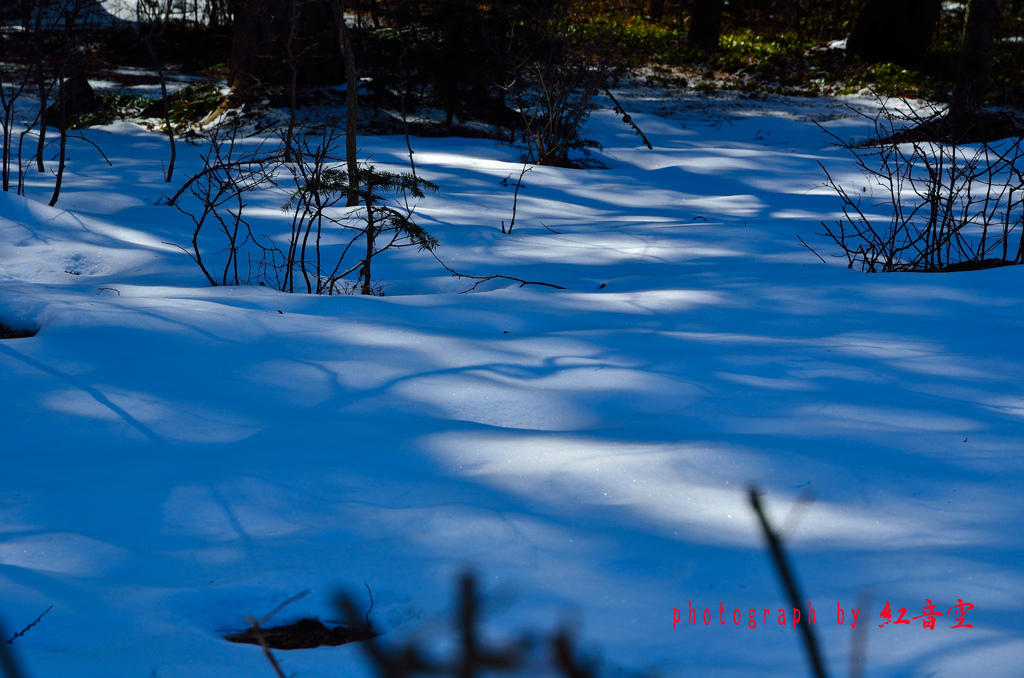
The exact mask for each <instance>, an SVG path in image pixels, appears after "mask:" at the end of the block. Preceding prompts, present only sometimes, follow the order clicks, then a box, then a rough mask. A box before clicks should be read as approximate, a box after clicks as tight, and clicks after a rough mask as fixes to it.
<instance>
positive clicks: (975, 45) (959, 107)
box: [953, 0, 1003, 111]
mask: <svg viewBox="0 0 1024 678" xmlns="http://www.w3.org/2000/svg"><path fill="white" fill-rule="evenodd" d="M1002 4H1003V3H1002V0H970V2H969V3H968V4H967V19H966V21H965V22H964V37H963V42H961V43H960V62H959V63H958V65H957V69H956V83H955V84H954V85H953V109H954V111H963V110H968V109H976V108H980V107H981V106H982V105H984V103H985V90H986V89H987V88H988V76H989V71H990V70H991V69H992V52H993V50H994V48H995V41H996V40H995V38H996V25H997V24H998V23H999V14H1000V12H1001V11H1002Z"/></svg>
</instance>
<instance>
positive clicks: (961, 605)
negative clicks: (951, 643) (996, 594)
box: [926, 598, 974, 629]
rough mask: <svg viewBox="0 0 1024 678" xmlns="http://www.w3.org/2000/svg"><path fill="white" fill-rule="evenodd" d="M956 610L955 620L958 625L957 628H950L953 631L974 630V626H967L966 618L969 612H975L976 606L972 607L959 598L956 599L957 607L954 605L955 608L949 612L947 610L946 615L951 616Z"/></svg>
mask: <svg viewBox="0 0 1024 678" xmlns="http://www.w3.org/2000/svg"><path fill="white" fill-rule="evenodd" d="M926 600H927V599H926ZM928 602H929V603H930V602H931V601H930V600H929V601H928ZM954 609H955V610H957V613H956V615H955V619H956V621H957V624H956V626H951V627H950V628H953V629H973V628H974V624H965V623H964V618H965V617H966V615H967V610H973V609H974V606H973V605H971V604H970V603H965V602H964V601H963V600H962V599H961V598H957V599H956V605H954V606H953V607H951V608H949V609H948V610H946V614H949V613H950V612H952V611H953V610H954Z"/></svg>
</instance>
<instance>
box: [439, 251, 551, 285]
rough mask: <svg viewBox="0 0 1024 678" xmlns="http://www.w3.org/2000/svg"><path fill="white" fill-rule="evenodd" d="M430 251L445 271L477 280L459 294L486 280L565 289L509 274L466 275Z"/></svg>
mask: <svg viewBox="0 0 1024 678" xmlns="http://www.w3.org/2000/svg"><path fill="white" fill-rule="evenodd" d="M430 253H431V254H433V255H434V258H435V259H437V263H439V264H441V266H443V267H444V269H445V270H446V271H448V272H449V273H451V274H452V275H453V276H455V277H456V278H469V279H470V280H476V281H477V283H476V284H475V285H473V286H472V287H470V288H469V289H468V290H463V291H462V292H459V294H465V293H466V292H472V291H473V290H475V289H476V288H477V287H479V286H480V285H482V284H483V283H485V282H487V281H488V280H511V281H513V282H517V283H519V286H520V287H525V286H526V285H542V286H544V287H554V288H555V289H556V290H564V289H565V288H564V287H562V286H561V285H554V284H552V283H546V282H539V281H533V280H523V279H522V278H514V277H512V276H510V275H468V274H466V273H459V272H458V271H456V270H454V269H453V268H451V267H449V266H448V265H447V264H445V263H444V262H443V261H441V260H440V259H439V258H438V256H437V254H435V253H434V252H433V251H431V252H430Z"/></svg>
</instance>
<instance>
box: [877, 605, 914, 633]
mask: <svg viewBox="0 0 1024 678" xmlns="http://www.w3.org/2000/svg"><path fill="white" fill-rule="evenodd" d="M899 612H900V616H899V619H897V620H896V621H894V622H893V621H892V611H891V610H890V609H889V601H888V600H887V601H885V607H884V608H882V611H881V613H879V615H878V616H880V617H881V618H882V619H884V620H885V621H884V622H882V623H881V624H879V625H878V628H882V627H883V626H885V625H886V624H888V623H889V622H892V623H893V624H909V623H910V622H909V621H907V620H906V619H904V618H903V615H905V614H906V613H907V608H905V607H901V608H900V609H899Z"/></svg>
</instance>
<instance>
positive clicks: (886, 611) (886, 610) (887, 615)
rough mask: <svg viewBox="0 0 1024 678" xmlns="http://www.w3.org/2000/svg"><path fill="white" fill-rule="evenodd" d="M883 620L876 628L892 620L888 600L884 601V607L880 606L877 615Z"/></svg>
mask: <svg viewBox="0 0 1024 678" xmlns="http://www.w3.org/2000/svg"><path fill="white" fill-rule="evenodd" d="M878 616H879V617H881V618H882V619H884V620H885V621H884V622H882V623H881V624H879V625H878V628H882V627H883V626H885V625H886V624H888V623H889V622H891V621H892V611H890V610H889V601H888V600H887V601H885V607H883V608H882V612H881V613H880V614H879V615H878Z"/></svg>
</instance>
